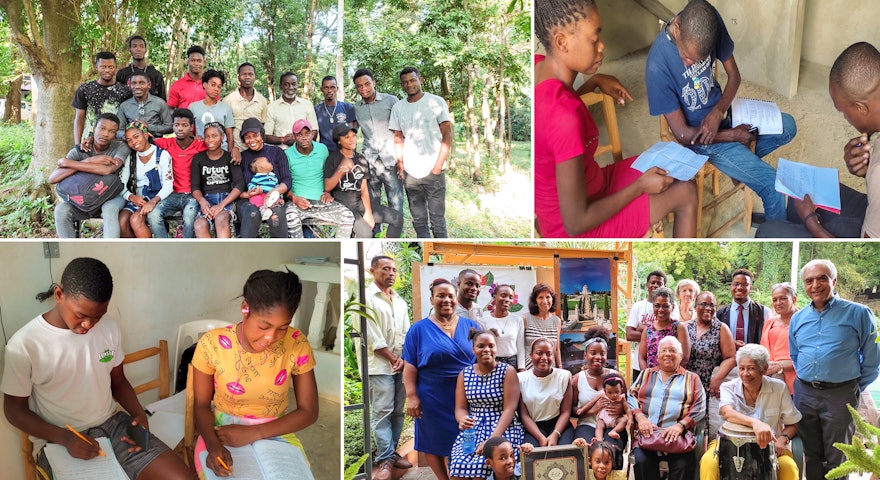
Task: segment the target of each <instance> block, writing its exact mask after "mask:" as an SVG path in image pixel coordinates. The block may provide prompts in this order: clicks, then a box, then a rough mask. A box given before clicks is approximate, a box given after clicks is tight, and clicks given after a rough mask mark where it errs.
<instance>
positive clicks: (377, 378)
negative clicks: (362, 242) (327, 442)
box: [355, 255, 412, 480]
mask: <svg viewBox="0 0 880 480" xmlns="http://www.w3.org/2000/svg"><path fill="white" fill-rule="evenodd" d="M370 274H371V275H372V276H373V283H371V284H370V286H369V287H367V289H366V296H367V298H366V304H367V306H369V307H370V308H372V309H373V311H374V312H375V318H367V319H366V320H367V331H366V333H365V334H363V335H362V338H366V341H367V359H366V360H367V371H368V372H369V376H370V406H371V408H372V417H371V419H370V424H371V428H372V430H373V435H374V436H375V437H376V450H377V452H378V454H377V455H376V463H377V464H378V468H377V469H375V470H374V472H373V476H372V477H373V478H374V479H377V480H388V479H390V478H391V474H392V471H393V468H402V469H408V468H412V464H411V463H410V462H408V461H407V460H406V459H404V458H403V457H401V456H400V455H399V454H398V453H397V452H396V451H395V450H396V449H397V442H398V441H399V440H400V432H401V431H402V430H403V418H404V412H405V410H404V403H405V401H406V390H405V389H404V387H403V364H404V361H403V358H401V354H402V353H403V340H404V338H405V337H406V332H407V331H408V330H409V326H410V320H409V307H408V306H407V304H406V302H405V301H404V300H403V299H402V298H401V297H400V295H398V294H397V292H395V291H394V289H392V288H391V287H392V286H393V285H394V280H395V279H396V278H397V266H396V265H395V264H394V260H393V259H391V258H390V257H387V256H385V255H377V256H375V257H373V260H372V262H371V263H370ZM359 326H360V324H359V322H356V323H355V328H358V327H359ZM357 353H358V361H359V362H363V361H364V359H363V358H361V350H360V348H359V347H358V348H357ZM361 364H363V363H361Z"/></svg>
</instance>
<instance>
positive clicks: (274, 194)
mask: <svg viewBox="0 0 880 480" xmlns="http://www.w3.org/2000/svg"><path fill="white" fill-rule="evenodd" d="M278 200H281V194H280V193H278V190H272V191H271V192H269V195H267V196H266V201H265V202H264V204H265V205H266V206H267V207H269V208H272V207H274V206H275V205H277V204H278ZM263 220H265V218H264V219H263Z"/></svg>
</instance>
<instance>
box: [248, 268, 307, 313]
mask: <svg viewBox="0 0 880 480" xmlns="http://www.w3.org/2000/svg"><path fill="white" fill-rule="evenodd" d="M241 295H242V297H244V299H245V301H246V302H247V303H248V308H250V310H251V311H252V312H255V311H256V312H265V311H266V310H269V309H271V308H272V307H277V306H283V307H285V308H287V311H288V313H290V315H291V317H292V316H293V314H294V313H296V309H297V307H299V301H300V298H302V283H300V281H299V277H298V276H297V275H296V274H295V273H293V272H291V271H290V270H286V271H284V272H277V271H274V270H257V271H256V272H254V273H252V274H251V276H250V277H248V279H247V282H245V284H244V291H243V292H242V294H241Z"/></svg>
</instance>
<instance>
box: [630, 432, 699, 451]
mask: <svg viewBox="0 0 880 480" xmlns="http://www.w3.org/2000/svg"><path fill="white" fill-rule="evenodd" d="M664 433H666V429H665V428H655V429H654V431H653V432H651V435H648V436H647V437H645V436H642V434H641V432H639V431H638V430H636V431H635V432H633V437H634V438H635V441H636V446H637V447H639V448H641V449H643V450H650V451H652V452H664V453H687V452H690V451H692V450H693V449H694V448H696V446H697V440H696V439H695V438H694V434H693V432H691V431H690V430H686V431H685V432H684V435H682V436H680V437H678V438H677V439H675V440H674V441H672V442H667V441H666V439H665V438H663V434H664Z"/></svg>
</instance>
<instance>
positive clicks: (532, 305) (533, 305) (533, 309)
mask: <svg viewBox="0 0 880 480" xmlns="http://www.w3.org/2000/svg"><path fill="white" fill-rule="evenodd" d="M542 292H548V293H550V297H551V298H552V299H553V303H551V304H550V311H551V312H552V311H554V310H556V292H554V291H553V288H552V287H551V286H550V285H547V284H546V283H538V284H536V285H535V286H534V288H532V293H531V294H529V313H531V314H532V315H537V314H538V312H539V309H538V295H540V294H541V293H542Z"/></svg>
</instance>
